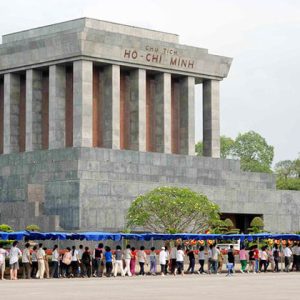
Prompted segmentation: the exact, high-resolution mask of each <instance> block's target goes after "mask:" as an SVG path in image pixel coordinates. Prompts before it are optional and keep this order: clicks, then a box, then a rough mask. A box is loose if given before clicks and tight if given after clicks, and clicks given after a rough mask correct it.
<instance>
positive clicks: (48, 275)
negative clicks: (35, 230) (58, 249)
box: [43, 247, 50, 279]
mask: <svg viewBox="0 0 300 300" xmlns="http://www.w3.org/2000/svg"><path fill="white" fill-rule="evenodd" d="M43 250H44V251H45V259H44V260H45V274H46V278H47V279H50V268H49V258H48V255H47V248H46V247H44V248H43Z"/></svg>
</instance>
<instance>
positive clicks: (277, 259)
mask: <svg viewBox="0 0 300 300" xmlns="http://www.w3.org/2000/svg"><path fill="white" fill-rule="evenodd" d="M274 262H275V269H274V271H275V272H279V266H278V264H279V257H275V258H274Z"/></svg>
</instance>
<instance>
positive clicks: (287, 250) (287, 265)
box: [283, 246, 293, 272]
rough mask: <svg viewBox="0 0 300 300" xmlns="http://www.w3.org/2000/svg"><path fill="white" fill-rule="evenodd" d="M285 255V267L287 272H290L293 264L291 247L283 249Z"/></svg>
mask: <svg viewBox="0 0 300 300" xmlns="http://www.w3.org/2000/svg"><path fill="white" fill-rule="evenodd" d="M283 254H284V265H285V272H289V269H290V264H291V258H292V255H293V253H292V250H291V249H290V247H288V246H285V248H284V249H283Z"/></svg>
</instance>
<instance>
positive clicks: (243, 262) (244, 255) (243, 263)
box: [239, 245, 247, 273]
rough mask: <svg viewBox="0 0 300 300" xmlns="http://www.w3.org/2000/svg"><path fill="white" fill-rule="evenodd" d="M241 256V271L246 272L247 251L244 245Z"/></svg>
mask: <svg viewBox="0 0 300 300" xmlns="http://www.w3.org/2000/svg"><path fill="white" fill-rule="evenodd" d="M239 256H240V263H241V272H242V273H245V272H246V268H247V252H246V249H245V246H244V245H242V247H241V250H240V253H239Z"/></svg>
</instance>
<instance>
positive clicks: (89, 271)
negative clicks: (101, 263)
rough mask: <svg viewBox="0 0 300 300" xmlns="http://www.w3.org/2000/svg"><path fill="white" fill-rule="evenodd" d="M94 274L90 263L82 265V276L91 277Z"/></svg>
mask: <svg viewBox="0 0 300 300" xmlns="http://www.w3.org/2000/svg"><path fill="white" fill-rule="evenodd" d="M91 274H92V268H91V264H90V263H88V262H87V263H82V275H83V276H87V277H91Z"/></svg>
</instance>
